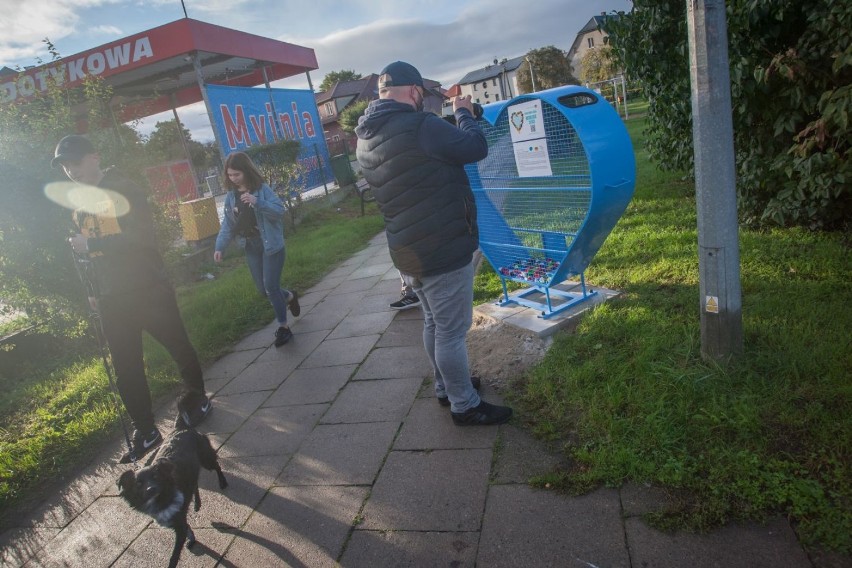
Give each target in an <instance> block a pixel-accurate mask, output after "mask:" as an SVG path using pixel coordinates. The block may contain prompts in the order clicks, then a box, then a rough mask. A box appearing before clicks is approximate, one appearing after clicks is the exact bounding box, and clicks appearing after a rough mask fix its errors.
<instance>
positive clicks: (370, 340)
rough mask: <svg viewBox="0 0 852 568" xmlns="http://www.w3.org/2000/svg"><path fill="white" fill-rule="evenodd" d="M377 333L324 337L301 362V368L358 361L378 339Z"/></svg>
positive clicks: (330, 365)
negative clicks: (334, 337)
mask: <svg viewBox="0 0 852 568" xmlns="http://www.w3.org/2000/svg"><path fill="white" fill-rule="evenodd" d="M379 337H380V336H379V335H378V334H375V335H361V336H359V337H347V338H344V339H326V340H325V341H323V342H322V344H321V345H320V346H319V347H317V348H316V349H315V350H314V352H313V353H311V355H310V356H309V357H308V358H307V359H305V361H304V362H303V363H302V364H301V366H300V367H301V368H302V369H310V368H313V367H334V366H336V365H352V364H357V363H360V362H361V361H363V360H364V358H365V357H366V356H367V353H369V352H370V350H371V349H372V348H373V346H374V345H375V344H376V342H377V341H378V340H379Z"/></svg>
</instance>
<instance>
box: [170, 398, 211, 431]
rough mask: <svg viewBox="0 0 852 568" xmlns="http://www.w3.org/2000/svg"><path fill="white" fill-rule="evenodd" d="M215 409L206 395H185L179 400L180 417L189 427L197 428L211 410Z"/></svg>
mask: <svg viewBox="0 0 852 568" xmlns="http://www.w3.org/2000/svg"><path fill="white" fill-rule="evenodd" d="M212 409H213V403H212V402H210V399H209V398H208V397H207V396H206V395H202V394H198V393H195V394H194V395H193V396H191V397H184V398H183V399H182V400H181V401H180V402H178V411H179V412H180V418H181V420H183V423H184V424H186V426H187V427H188V428H195V427H196V426H198V425H199V424H201V423H202V422H203V421H204V419H205V418H207V415H208V414H210V411H211V410H212Z"/></svg>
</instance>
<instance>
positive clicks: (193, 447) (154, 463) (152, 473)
mask: <svg viewBox="0 0 852 568" xmlns="http://www.w3.org/2000/svg"><path fill="white" fill-rule="evenodd" d="M202 467H203V468H204V469H208V470H210V471H215V472H216V475H217V476H219V488H220V489H224V488H225V487H227V486H228V482H227V481H226V480H225V476H224V475H223V474H222V468H221V467H219V460H217V459H216V450H214V449H213V446H212V445H211V444H210V439H209V438H207V436H205V435H204V434H199V433H198V432H197V431H196V430H194V429H193V428H187V427H186V425H185V424H184V422H183V420H182V419H181V418H180V417H178V419H177V420H176V421H175V431H174V432H172V434H171V435H169V436H168V437H167V438H166V439H165V440H164V441H163V445H162V446H160V447H159V448H158V449H157V450H156V451H155V452H154V454H153V455H152V456H151V457H150V458H148V461H147V462H145V467H143V468H142V469H140V470H139V471H133V470H128V471H125V472H124V473H122V474H121V477H120V478H119V479H118V487H119V489H120V490H121V491H120V494H121V496H122V497H124V499H125V500H126V501H127V502H128V503H129V504H130V506H131V507H133V508H134V509H136V510H138V511H141V512H143V513H146V514H148V515H151V516H152V517H154V520H156V521H157V522H158V523H159V524H160V525H162V526H164V527H171V528H173V529H174V531H175V547H174V549H173V550H172V557H171V560H169V568H175V566H177V563H178V559H179V558H180V553H181V551H182V548H183V544H184V542H186V547H187V548H190V547H192V545H193V544H195V535H194V534H193V532H192V529H191V528H189V525H188V524H187V522H186V513H187V510H188V509H189V501H190V499H191V498H193V497H194V498H195V510H196V511H198V510H199V509H200V508H201V496H200V495H199V494H198V474H199V473H200V471H201V468H202Z"/></svg>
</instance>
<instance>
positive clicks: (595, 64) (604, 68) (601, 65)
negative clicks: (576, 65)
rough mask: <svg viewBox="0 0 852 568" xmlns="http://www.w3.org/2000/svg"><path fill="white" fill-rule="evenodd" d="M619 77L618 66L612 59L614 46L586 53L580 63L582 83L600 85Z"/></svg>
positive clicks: (598, 48)
mask: <svg viewBox="0 0 852 568" xmlns="http://www.w3.org/2000/svg"><path fill="white" fill-rule="evenodd" d="M616 75H618V65H617V64H616V63H615V61H614V60H613V58H612V46H610V45H602V46H600V47H595V48H593V49H590V50H588V51H586V53H585V54H584V55H583V59H582V60H581V61H580V81H581V82H582V83H598V82H600V81H606V80H607V79H612V78H613V77H615V76H616Z"/></svg>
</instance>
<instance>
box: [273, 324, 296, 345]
mask: <svg viewBox="0 0 852 568" xmlns="http://www.w3.org/2000/svg"><path fill="white" fill-rule="evenodd" d="M292 338H293V332H292V331H290V328H289V327H279V328H278V329H277V330H276V331H275V347H281V346H282V345H284V344H285V343H287V342H288V341H290V339H292Z"/></svg>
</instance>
